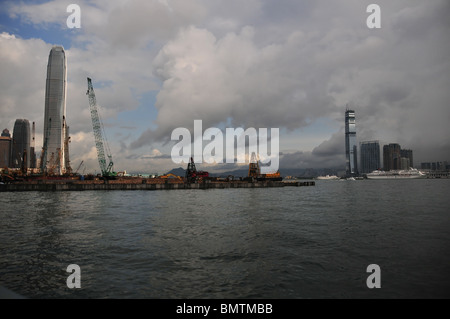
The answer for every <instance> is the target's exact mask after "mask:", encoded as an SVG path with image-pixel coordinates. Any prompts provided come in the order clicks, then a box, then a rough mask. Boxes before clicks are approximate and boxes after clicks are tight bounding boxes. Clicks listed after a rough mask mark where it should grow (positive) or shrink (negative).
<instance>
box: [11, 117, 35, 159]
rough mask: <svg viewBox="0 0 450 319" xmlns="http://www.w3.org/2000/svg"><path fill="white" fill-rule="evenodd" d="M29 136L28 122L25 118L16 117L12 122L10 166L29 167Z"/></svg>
mask: <svg viewBox="0 0 450 319" xmlns="http://www.w3.org/2000/svg"><path fill="white" fill-rule="evenodd" d="M30 136H31V135H30V122H29V121H28V120H25V119H17V120H16V122H15V123H14V130H13V138H12V162H11V163H10V165H11V167H14V168H23V167H25V168H28V167H30Z"/></svg>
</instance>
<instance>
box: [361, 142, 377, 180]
mask: <svg viewBox="0 0 450 319" xmlns="http://www.w3.org/2000/svg"><path fill="white" fill-rule="evenodd" d="M360 153H361V161H360V166H359V167H360V173H362V174H367V173H372V172H373V171H375V170H378V169H381V164H380V143H379V142H378V141H371V142H362V143H361V144H360Z"/></svg>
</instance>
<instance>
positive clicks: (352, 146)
mask: <svg viewBox="0 0 450 319" xmlns="http://www.w3.org/2000/svg"><path fill="white" fill-rule="evenodd" d="M357 158H358V149H357V144H356V120H355V111H352V110H348V109H347V111H346V112H345V159H346V174H347V176H352V175H358V160H357Z"/></svg>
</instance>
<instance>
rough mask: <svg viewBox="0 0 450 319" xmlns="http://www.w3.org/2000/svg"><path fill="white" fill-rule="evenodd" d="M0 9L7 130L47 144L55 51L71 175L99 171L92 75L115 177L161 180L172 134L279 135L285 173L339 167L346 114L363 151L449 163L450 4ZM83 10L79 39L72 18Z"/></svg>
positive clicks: (273, 0)
mask: <svg viewBox="0 0 450 319" xmlns="http://www.w3.org/2000/svg"><path fill="white" fill-rule="evenodd" d="M374 2H375V1H373V0H371V1H361V0H338V1H329V0H316V1H306V0H305V1H301V0H245V1H242V0H239V1H237V0H227V1H219V0H154V1H151V0H150V1H149V0H145V1H144V0H142V1H138V0H135V1H126V0H112V1H110V0H108V1H106V0H105V1H76V0H70V1H21V2H17V1H11V2H5V1H2V2H0V6H1V7H0V114H1V117H0V128H1V129H4V128H8V129H9V130H11V131H12V129H13V126H14V121H15V119H17V118H26V119H28V120H30V121H31V122H32V121H35V122H36V147H37V149H38V150H40V148H41V147H42V136H43V116H44V98H45V78H46V67H47V61H48V54H49V52H50V50H51V47H52V45H54V44H59V45H63V46H64V48H65V49H66V56H67V64H68V91H67V121H68V124H69V126H70V130H71V139H72V142H71V145H70V156H71V161H72V166H73V167H74V168H76V167H77V166H78V164H79V163H80V162H81V160H84V161H85V163H86V165H87V170H88V171H92V172H94V171H95V170H96V171H97V172H99V169H98V163H97V159H96V151H95V144H94V138H93V133H92V124H91V119H90V113H89V104H88V98H87V96H86V95H85V93H86V89H87V83H86V77H88V76H89V77H91V78H92V80H93V84H94V89H95V92H96V95H97V102H98V103H99V104H100V105H101V114H102V117H103V122H104V124H105V126H106V132H107V138H108V141H109V144H110V146H111V150H112V154H113V158H114V162H115V169H116V170H117V171H120V170H127V171H141V172H158V173H164V172H165V171H167V170H170V169H171V168H175V167H178V166H179V165H176V164H174V163H173V162H172V160H171V159H170V152H171V148H172V146H173V144H174V143H173V142H170V137H171V133H172V131H173V130H174V129H175V128H177V127H186V128H188V129H191V130H192V129H193V125H194V120H196V119H201V120H203V128H204V129H206V128H208V127H219V128H225V127H243V128H249V127H254V128H279V129H280V151H281V152H282V154H283V155H282V156H281V167H282V168H283V167H286V168H321V167H342V168H343V169H345V157H344V154H345V143H344V130H343V129H344V113H345V108H346V105H347V104H348V105H349V106H350V107H351V108H353V109H354V110H355V111H356V120H357V139H358V141H359V142H362V141H368V140H379V141H380V143H381V144H382V145H383V144H385V143H399V144H400V145H401V146H402V147H404V148H409V149H413V150H414V158H415V162H416V164H418V163H420V162H421V161H444V160H449V161H450V129H449V123H450V104H449V102H450V90H449V88H450V41H449V40H450V36H449V35H450V23H449V21H450V19H449V17H450V2H449V1H448V0H431V1H424V0H421V1H418V0H395V1H387V0H382V1H381V0H379V1H376V2H375V3H377V4H378V5H379V6H380V7H381V29H369V28H368V27H367V24H366V20H367V18H368V16H369V15H370V14H369V13H367V12H366V8H367V6H368V5H369V4H371V3H374ZM70 3H76V4H78V5H79V6H80V8H81V28H80V29H69V28H68V27H67V25H66V20H67V17H68V16H69V14H70V13H67V12H66V8H67V6H68V5H69V4H70Z"/></svg>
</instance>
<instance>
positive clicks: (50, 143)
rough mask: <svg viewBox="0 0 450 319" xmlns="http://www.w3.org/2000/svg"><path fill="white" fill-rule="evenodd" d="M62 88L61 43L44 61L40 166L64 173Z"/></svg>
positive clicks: (64, 85) (65, 132)
mask: <svg viewBox="0 0 450 319" xmlns="http://www.w3.org/2000/svg"><path fill="white" fill-rule="evenodd" d="M66 92H67V63H66V55H65V52H64V48H63V47H62V46H53V48H52V49H51V51H50V54H49V57H48V64H47V81H46V87H45V115H44V140H43V145H44V146H45V148H46V150H45V152H44V156H43V159H42V163H41V168H43V169H44V170H45V171H47V172H50V171H51V172H53V173H55V174H63V173H65V171H66V166H67V163H68V161H69V159H68V156H67V154H68V150H67V148H68V147H67V145H68V143H65V142H66V141H67V140H68V127H67V124H66ZM66 144H67V145H66Z"/></svg>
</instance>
